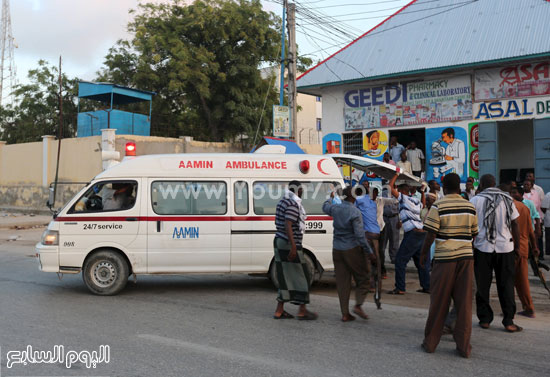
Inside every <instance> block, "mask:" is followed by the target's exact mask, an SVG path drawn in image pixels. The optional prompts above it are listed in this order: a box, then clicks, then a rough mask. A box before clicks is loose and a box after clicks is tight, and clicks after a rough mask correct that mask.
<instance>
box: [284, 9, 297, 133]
mask: <svg viewBox="0 0 550 377" xmlns="http://www.w3.org/2000/svg"><path fill="white" fill-rule="evenodd" d="M287 12H288V44H289V46H288V106H289V107H290V139H294V140H296V139H297V138H296V135H297V132H298V128H297V127H298V122H297V110H296V93H297V92H296V4H294V3H291V4H288V8H287Z"/></svg>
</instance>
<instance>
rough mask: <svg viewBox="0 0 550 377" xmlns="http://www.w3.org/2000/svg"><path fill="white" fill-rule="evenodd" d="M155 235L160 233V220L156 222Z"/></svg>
mask: <svg viewBox="0 0 550 377" xmlns="http://www.w3.org/2000/svg"><path fill="white" fill-rule="evenodd" d="M157 233H160V220H159V221H157Z"/></svg>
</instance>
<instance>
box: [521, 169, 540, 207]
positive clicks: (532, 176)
mask: <svg viewBox="0 0 550 377" xmlns="http://www.w3.org/2000/svg"><path fill="white" fill-rule="evenodd" d="M525 179H526V180H528V181H531V184H532V185H533V190H535V192H536V193H537V194H539V198H540V202H541V203H542V201H543V200H544V190H543V189H542V187H540V186H539V185H537V184H535V173H533V172H529V173H527V174H525Z"/></svg>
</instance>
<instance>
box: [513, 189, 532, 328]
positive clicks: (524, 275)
mask: <svg viewBox="0 0 550 377" xmlns="http://www.w3.org/2000/svg"><path fill="white" fill-rule="evenodd" d="M510 194H511V195H512V198H514V204H515V205H516V208H517V210H518V212H519V217H518V219H517V222H518V226H519V254H518V255H516V281H515V285H516V292H517V294H518V297H519V300H520V301H521V305H522V307H523V311H521V312H519V313H518V314H519V315H523V316H525V317H528V318H535V307H534V306H533V299H532V298H531V291H530V289H529V268H528V266H529V244H531V247H532V248H533V253H534V254H535V255H538V254H539V249H538V247H537V240H536V238H535V233H534V231H533V222H532V221H531V214H530V212H529V208H527V206H526V205H525V204H523V200H524V199H523V188H522V187H515V188H512V190H511V191H510Z"/></svg>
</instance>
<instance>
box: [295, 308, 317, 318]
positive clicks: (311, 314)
mask: <svg viewBox="0 0 550 377" xmlns="http://www.w3.org/2000/svg"><path fill="white" fill-rule="evenodd" d="M296 318H297V319H298V320H300V321H315V320H316V319H317V318H319V316H318V315H317V313H313V312H310V311H309V310H306V314H304V315H299V316H297V317H296Z"/></svg>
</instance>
